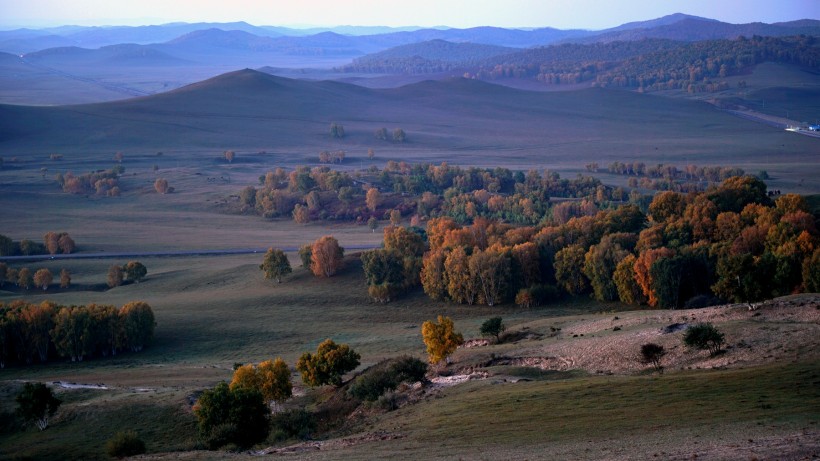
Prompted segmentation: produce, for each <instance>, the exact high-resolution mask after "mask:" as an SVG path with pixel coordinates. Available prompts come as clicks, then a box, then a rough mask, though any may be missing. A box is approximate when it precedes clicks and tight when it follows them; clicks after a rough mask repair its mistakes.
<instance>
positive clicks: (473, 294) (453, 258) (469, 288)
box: [444, 247, 479, 305]
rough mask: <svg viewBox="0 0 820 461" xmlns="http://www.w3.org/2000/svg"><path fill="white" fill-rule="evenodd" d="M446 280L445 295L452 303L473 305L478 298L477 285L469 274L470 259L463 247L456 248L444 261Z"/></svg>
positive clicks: (473, 275) (474, 278)
mask: <svg viewBox="0 0 820 461" xmlns="http://www.w3.org/2000/svg"><path fill="white" fill-rule="evenodd" d="M444 270H445V272H446V280H447V295H448V296H449V297H450V299H451V300H453V302H456V303H460V304H463V303H466V304H470V305H472V304H475V302H476V300H477V299H476V298H477V297H478V290H479V287H478V283H477V280H476V277H475V274H474V273H472V272H470V257H469V256H468V255H467V252H466V251H464V248H463V247H456V248H455V249H453V250H452V251H450V252H449V253H448V254H447V257H446V258H445V259H444Z"/></svg>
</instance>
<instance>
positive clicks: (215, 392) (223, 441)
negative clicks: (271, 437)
mask: <svg viewBox="0 0 820 461" xmlns="http://www.w3.org/2000/svg"><path fill="white" fill-rule="evenodd" d="M194 414H195V415H196V417H197V420H198V422H199V432H200V435H201V436H202V438H203V439H204V440H205V443H206V444H207V445H208V447H209V448H211V449H216V448H219V447H221V446H223V445H227V444H229V443H234V444H236V445H238V446H240V447H250V446H252V445H254V444H256V443H259V442H261V441H263V440H264V439H265V438H266V437H267V435H268V431H269V430H270V410H269V409H268V407H267V405H265V401H264V399H263V397H262V393H261V392H259V391H258V390H256V389H249V388H245V387H239V388H236V389H233V390H231V389H230V388H229V387H228V384H227V383H225V382H221V383H219V384H217V385H216V387H215V388H213V389H209V390H206V391H205V392H203V393H202V395H201V396H200V397H199V399H198V400H197V403H196V405H194Z"/></svg>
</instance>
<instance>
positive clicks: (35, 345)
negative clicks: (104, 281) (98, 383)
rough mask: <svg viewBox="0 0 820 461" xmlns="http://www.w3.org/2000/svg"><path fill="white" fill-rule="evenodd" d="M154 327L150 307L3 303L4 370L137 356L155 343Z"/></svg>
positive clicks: (0, 342) (0, 363)
mask: <svg viewBox="0 0 820 461" xmlns="http://www.w3.org/2000/svg"><path fill="white" fill-rule="evenodd" d="M155 326H156V322H155V320H154V313H153V311H152V310H151V306H149V305H148V304H147V303H144V302H142V301H134V302H130V303H128V304H125V305H123V306H122V307H120V308H117V307H115V306H111V305H102V304H89V305H87V306H85V305H79V306H75V305H71V306H62V305H58V304H56V303H53V302H50V301H43V302H42V303H40V304H33V303H28V302H25V301H23V300H15V301H12V302H10V303H7V304H6V303H0V367H5V366H6V364H19V365H29V364H32V363H34V362H35V361H39V362H40V363H45V362H47V361H48V360H49V359H53V358H55V357H61V358H70V359H71V361H72V362H74V361H82V360H83V359H84V358H88V357H106V356H108V355H109V354H111V355H116V354H117V352H119V351H133V352H138V351H141V350H142V349H143V348H144V347H145V346H146V345H148V343H149V342H150V341H151V339H152V338H153V336H154V328H155Z"/></svg>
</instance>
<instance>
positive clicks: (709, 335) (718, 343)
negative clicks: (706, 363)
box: [683, 323, 724, 357]
mask: <svg viewBox="0 0 820 461" xmlns="http://www.w3.org/2000/svg"><path fill="white" fill-rule="evenodd" d="M723 339H724V336H723V333H721V332H720V330H718V329H717V328H715V326H714V325H712V324H711V323H699V324H697V325H692V326H691V327H689V328H688V329H687V330H686V333H685V334H684V335H683V343H684V344H686V345H687V346H688V347H692V348H695V349H700V350H708V351H709V355H710V356H712V357H714V356H715V355H717V354H719V353H720V351H721V347H722V346H723Z"/></svg>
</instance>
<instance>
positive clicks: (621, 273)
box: [612, 254, 646, 305]
mask: <svg viewBox="0 0 820 461" xmlns="http://www.w3.org/2000/svg"><path fill="white" fill-rule="evenodd" d="M635 259H636V258H635V255H633V254H629V255H626V257H624V259H622V260H621V262H619V263H618V265H617V266H615V272H613V273H612V281H613V282H614V283H615V287H616V288H617V290H618V299H620V300H621V302H622V303H624V304H633V305H640V304H643V303H645V302H646V297H645V296H644V294H643V290H642V289H641V287H640V285H638V282H637V281H636V280H635Z"/></svg>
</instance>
